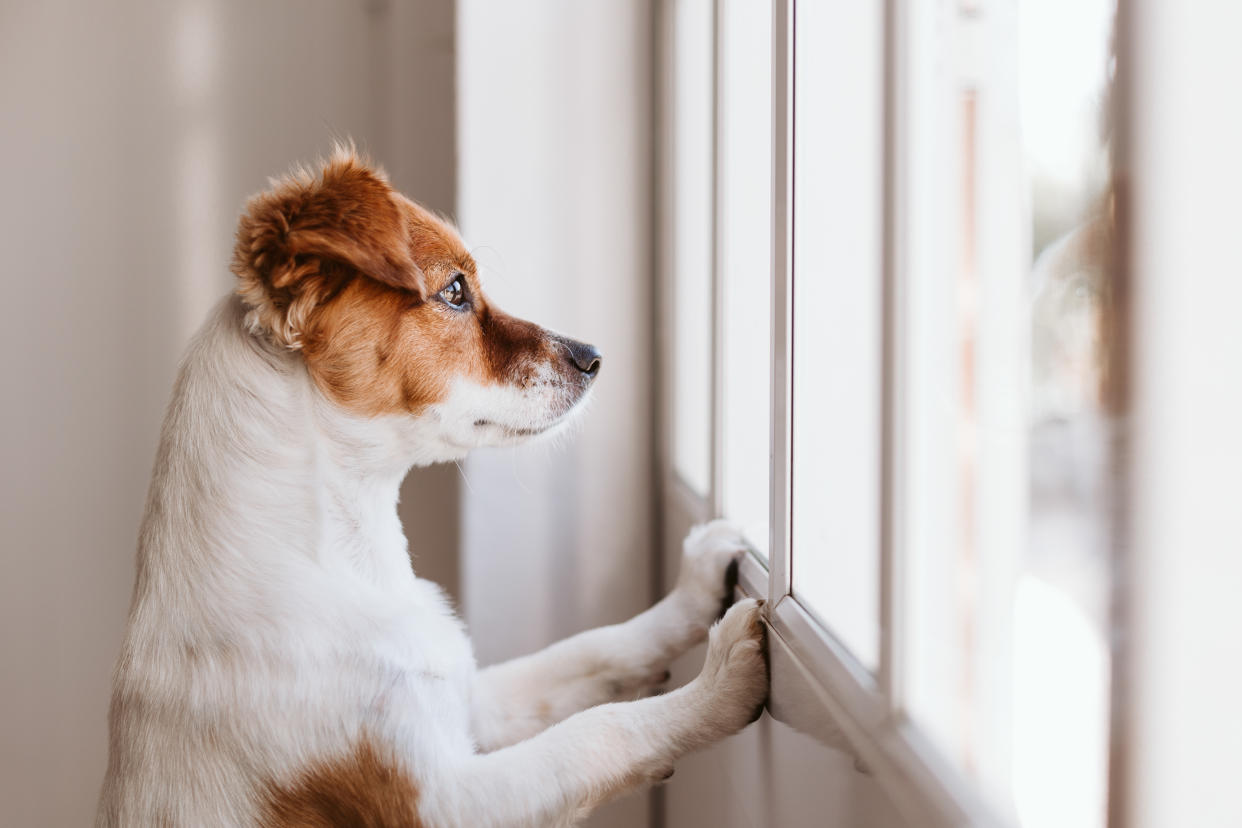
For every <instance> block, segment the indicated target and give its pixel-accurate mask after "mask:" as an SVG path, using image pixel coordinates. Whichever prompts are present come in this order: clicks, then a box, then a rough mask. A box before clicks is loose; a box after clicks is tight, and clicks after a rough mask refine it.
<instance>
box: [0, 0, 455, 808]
mask: <svg viewBox="0 0 1242 828" xmlns="http://www.w3.org/2000/svg"><path fill="white" fill-rule="evenodd" d="M453 23H454V18H453V13H452V3H451V2H450V0H441V2H433V0H419V2H414V3H408V2H403V3H401V4H396V5H393V6H391V7H390V6H389V5H388V4H386V3H382V2H370V3H366V2H349V3H345V2H334V0H315V1H314V2H308V1H307V0H281V2H265V3H247V2H242V0H237V2H225V1H224V0H201V2H167V3H139V2H118V3H107V4H104V3H96V2H92V1H91V0H79V1H78V2H56V0H37V1H32V2H21V0H18V1H17V2H14V1H13V0H8V1H7V2H5V3H4V4H3V5H0V113H3V114H2V115H0V151H2V152H3V156H4V158H5V165H4V168H5V171H4V197H3V198H2V199H0V262H2V263H3V264H2V267H3V270H2V271H0V285H2V287H3V291H4V297H5V304H4V307H5V311H6V313H5V319H4V322H3V324H0V352H2V353H4V354H5V357H4V366H3V375H4V382H3V392H2V394H3V397H2V403H3V404H2V405H0V663H2V664H3V668H0V734H2V735H0V739H2V742H0V803H3V806H2V807H3V813H4V816H3V822H4V823H5V824H7V825H22V826H40V825H47V826H60V825H83V824H88V823H89V822H90V820H91V819H92V815H93V812H94V805H95V799H96V796H97V794H98V790H99V784H100V782H101V780H102V776H103V770H104V762H105V751H106V724H105V716H106V710H107V704H108V693H109V676H110V673H111V669H112V664H113V661H114V659H115V657H116V654H117V650H118V647H119V643H120V636H121V631H122V625H123V623H124V618H125V613H126V610H127V608H128V604H129V597H130V589H131V586H132V583H133V557H134V546H135V538H136V535H137V527H138V521H139V518H140V516H141V510H142V505H143V500H144V498H145V494H146V487H147V479H148V475H149V472H150V468H151V462H152V459H153V457H154V449H155V442H156V436H157V432H158V428H159V423H160V420H161V418H162V416H163V409H164V405H165V403H166V401H167V398H168V394H169V389H170V387H171V383H172V378H173V373H174V371H175V368H176V364H177V360H178V358H179V355H180V352H181V350H182V347H183V346H184V344H185V342H186V340H187V339H188V337H189V335H190V333H191V332H192V330H193V329H194V328H195V327H196V326H197V324H198V322H199V320H200V318H201V317H202V315H203V314H204V312H205V310H206V308H207V307H208V306H209V305H210V304H211V303H212V302H213V301H214V300H215V299H216V297H218V296H219V295H221V294H222V293H224V292H225V291H227V290H230V289H231V285H232V277H231V275H230V274H229V272H228V269H227V263H228V258H229V255H230V251H231V247H232V233H233V229H234V222H235V220H236V215H237V213H238V210H239V208H240V206H241V204H242V201H243V199H244V197H245V196H246V195H247V194H248V193H250V192H251V191H253V190H255V189H258V188H260V187H262V186H263V185H264V183H265V180H266V176H268V175H270V174H273V173H279V172H281V171H283V170H285V169H286V168H287V167H288V166H289V165H290V164H291V163H292V162H293V161H296V160H299V159H309V158H313V157H314V156H315V155H317V154H321V153H323V152H325V151H326V150H327V148H328V146H329V143H330V141H331V139H332V137H333V136H337V135H340V136H344V135H352V136H354V137H356V138H357V139H358V140H359V142H360V143H361V144H362V145H363V146H364V147H366V148H369V149H370V150H371V151H372V152H374V153H375V155H376V156H377V157H379V158H381V159H382V160H384V161H385V162H386V163H387V166H388V168H389V170H390V172H391V173H392V174H393V178H394V180H395V182H396V183H397V185H398V186H400V187H402V188H404V189H406V190H407V191H408V192H410V193H411V194H412V195H413V196H415V197H416V198H420V199H422V200H424V201H425V202H427V203H428V204H429V205H431V206H432V207H435V208H437V209H441V210H447V211H452V210H453V208H454V204H453V195H454V183H455V182H454V175H453V152H454V149H455V135H454V125H455V115H454V108H453V97H452V92H453V89H452V80H453V71H454V69H453V57H452V48H453ZM456 481H457V477H456V470H455V469H452V468H449V469H448V470H446V471H445V470H439V471H432V472H423V473H416V475H415V477H414V478H412V482H411V484H409V486H407V497H406V501H405V502H406V504H407V507H406V508H407V511H406V513H405V517H406V519H407V523H409V524H411V525H413V526H416V527H417V528H416V529H412V530H411V535H412V540H413V545H414V547H415V552H416V554H417V553H418V552H419V550H420V549H426V550H431V549H435V548H437V547H440V548H443V547H444V546H446V545H448V546H450V547H451V545H452V544H453V543H454V542H455V539H456V533H457V527H456V525H455V521H454V520H453V518H452V517H451V515H452V514H454V513H455V511H456V497H457V494H456V492H457V489H456V486H457V483H456ZM410 486H412V487H413V492H412V493H411V491H410ZM410 494H417V495H419V496H418V497H414V496H409V495H410ZM446 514H447V515H450V517H448V518H447V519H446V518H445V517H444V515H446ZM419 568H420V570H421V571H423V572H427V571H431V572H432V573H433V574H435V573H436V572H440V573H448V576H449V577H450V578H451V577H453V573H454V572H455V563H454V561H453V559H452V558H451V557H448V558H445V557H443V556H436V555H434V554H432V553H431V552H430V551H428V552H424V553H423V554H422V555H421V556H420V563H419Z"/></svg>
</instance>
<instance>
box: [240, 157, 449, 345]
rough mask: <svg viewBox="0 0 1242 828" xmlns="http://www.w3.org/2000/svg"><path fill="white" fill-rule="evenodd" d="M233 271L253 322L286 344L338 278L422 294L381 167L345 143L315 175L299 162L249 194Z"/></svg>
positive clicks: (405, 226) (296, 338) (293, 341)
mask: <svg viewBox="0 0 1242 828" xmlns="http://www.w3.org/2000/svg"><path fill="white" fill-rule="evenodd" d="M233 272H234V273H235V274H236V275H237V277H238V280H239V288H238V290H239V292H240V293H241V295H242V297H243V298H244V299H245V300H246V302H247V303H248V304H249V305H250V306H251V308H252V312H251V314H250V316H249V320H250V322H251V325H252V326H254V327H258V328H261V329H264V330H266V331H267V332H269V333H270V334H271V335H272V336H273V337H274V338H275V339H276V340H277V341H278V342H281V343H282V344H285V345H287V346H289V347H291V348H296V347H299V345H300V337H301V332H302V329H303V328H304V326H305V322H306V320H307V317H308V316H309V314H310V312H311V311H312V310H313V309H314V307H315V306H316V305H318V304H319V302H320V301H321V300H322V299H323V297H324V296H326V295H328V294H329V293H330V292H331V291H332V290H333V289H334V288H335V287H336V286H337V285H338V284H339V283H340V282H341V281H342V280H344V279H349V278H355V277H357V276H364V277H368V278H371V279H375V280H376V281H379V282H382V283H384V284H386V285H388V286H390V287H394V288H398V289H400V290H404V291H408V292H410V293H412V294H414V295H415V296H417V297H418V298H420V299H421V298H423V297H424V295H425V293H424V291H425V285H424V278H423V272H422V270H421V269H419V267H418V265H417V264H415V263H414V260H413V258H412V256H411V249H410V229H409V220H408V217H407V216H406V215H405V212H404V210H403V208H402V207H401V205H400V203H399V202H398V201H397V199H396V198H395V197H394V193H393V191H392V188H391V187H390V186H389V185H388V182H387V180H386V179H385V178H384V176H383V174H382V173H381V172H379V171H377V170H375V169H373V168H372V167H370V166H369V165H368V164H367V163H366V162H364V161H362V160H360V159H359V158H358V157H357V156H356V155H355V154H354V153H353V151H352V149H347V148H339V149H337V151H336V152H334V153H333V155H332V157H331V159H329V160H328V161H327V162H326V163H325V164H324V167H323V170H322V172H321V173H320V175H319V176H314V175H312V174H310V173H308V172H307V171H305V170H298V171H296V172H294V173H292V174H291V175H288V176H286V177H285V178H283V179H280V180H278V181H273V183H272V187H271V188H270V189H269V190H267V191H265V192H262V193H259V194H258V195H255V196H253V197H252V198H251V199H250V201H249V202H247V204H246V211H245V213H244V214H243V215H242V218H241V221H240V222H239V224H238V228H237V245H236V247H235V248H234V251H233Z"/></svg>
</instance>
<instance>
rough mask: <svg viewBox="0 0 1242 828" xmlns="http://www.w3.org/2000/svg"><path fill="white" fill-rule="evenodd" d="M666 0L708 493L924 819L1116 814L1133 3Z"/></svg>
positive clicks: (696, 438)
mask: <svg viewBox="0 0 1242 828" xmlns="http://www.w3.org/2000/svg"><path fill="white" fill-rule="evenodd" d="M673 7H674V9H675V14H674V15H673V18H672V19H673V20H674V24H673V31H672V33H671V40H670V43H671V47H670V48H671V54H672V55H673V61H672V64H671V65H672V67H673V78H672V80H671V83H672V88H673V89H674V90H675V95H674V98H673V100H674V104H675V106H674V110H675V114H674V116H673V125H674V126H673V134H672V136H671V146H672V148H673V150H672V153H671V155H670V156H669V157H670V158H671V162H670V164H671V167H672V170H671V172H672V173H673V175H672V180H673V182H674V183H673V185H672V188H673V190H674V192H673V194H672V200H673V203H674V204H675V205H677V206H676V213H675V215H676V224H675V228H676V232H674V233H671V234H670V239H671V242H670V244H671V246H672V248H671V250H672V255H671V256H670V259H669V261H673V262H675V263H676V267H677V270H676V272H675V273H673V274H672V278H673V282H674V284H675V285H676V286H677V287H676V288H675V290H676V291H677V293H676V295H677V297H678V301H679V307H678V308H677V309H676V310H675V312H674V313H673V314H672V321H671V324H672V326H673V330H672V332H671V334H670V336H669V337H668V339H667V341H669V342H672V343H675V347H677V348H678V349H681V348H682V347H683V346H684V343H685V342H686V341H687V340H686V339H685V338H686V337H693V338H694V340H695V342H698V343H700V347H702V346H701V343H709V344H710V347H708V348H707V349H706V350H704V351H692V353H694V354H696V356H695V357H694V358H695V359H696V360H699V362H695V363H692V364H693V365H696V366H701V365H703V364H710V366H711V367H710V370H707V371H704V372H702V374H700V375H699V376H710V377H711V380H710V381H709V382H708V383H706V384H702V383H700V384H699V385H692V384H691V383H685V382H683V380H682V379H681V377H682V374H681V371H682V370H683V368H682V367H681V366H675V367H674V368H673V372H672V373H673V377H674V380H673V386H674V387H673V388H671V390H670V394H669V395H668V397H669V401H670V409H669V412H668V416H669V417H670V419H671V422H673V423H674V426H675V427H674V429H673V431H674V434H673V437H672V440H671V446H670V452H671V455H672V458H673V461H672V465H671V468H673V469H674V470H675V471H676V472H679V473H680V478H679V479H681V480H682V482H683V483H688V484H690V485H689V487H688V488H690V489H692V490H693V497H692V498H691V502H692V504H693V505H692V508H691V509H690V511H691V512H692V513H693V514H694V515H696V516H699V517H703V516H708V515H711V514H722V515H725V516H727V517H730V518H733V519H735V520H737V521H739V522H740V523H741V524H742V525H743V527H744V528H745V530H746V531H747V533H748V535H749V537H750V539H751V541H752V543H753V545H754V547H755V551H756V553H757V555H756V556H755V557H753V558H752V559H751V560H749V561H748V563H747V565H746V566H745V567H744V568H743V569H744V573H743V583H744V586H745V588H746V589H747V590H748V591H750V592H752V593H755V594H761V595H766V596H767V597H769V599H770V602H771V606H772V608H773V609H772V617H771V622H772V624H773V627H774V629H776V630H777V632H778V633H779V634H780V637H781V639H782V641H784V642H786V643H787V644H788V646H790V647H791V648H793V649H794V651H795V652H796V655H797V656H798V658H799V659H801V660H802V661H803V662H805V663H806V664H809V665H811V666H812V667H813V668H814V669H815V670H816V671H817V674H818V675H819V676H820V677H822V680H823V684H824V687H825V688H826V689H827V691H828V692H829V693H830V694H831V695H832V696H833V697H834V698H836V700H837V701H838V702H839V703H840V704H841V705H842V707H843V708H844V710H845V711H846V714H847V716H846V718H847V719H848V720H850V721H852V722H853V728H854V729H853V731H852V735H850V734H847V735H850V738H851V741H852V742H854V743H855V746H856V747H857V749H858V750H859V752H860V754H861V755H862V756H863V758H864V760H865V761H867V762H868V763H874V764H875V766H876V767H877V768H878V770H877V773H878V775H879V776H880V777H882V778H883V780H884V782H885V784H886V785H887V786H889V788H890V791H892V792H893V795H894V798H900V799H902V800H903V801H904V802H905V803H906V804H907V807H910V805H909V803H917V804H916V805H915V806H914V807H915V808H916V810H917V809H924V810H920V811H918V812H919V813H922V814H923V815H924V816H925V817H926V820H925V822H926V824H936V823H937V822H943V823H953V822H958V821H961V820H962V819H984V820H985V821H989V822H991V821H1001V822H1012V823H1014V824H1019V825H1022V826H1045V825H1048V826H1054V825H1055V826H1068V825H1075V826H1099V825H1103V824H1104V823H1105V819H1106V808H1107V779H1108V764H1107V742H1108V720H1109V709H1108V697H1109V669H1110V662H1109V658H1110V655H1109V646H1108V642H1109V636H1110V627H1109V624H1108V617H1109V613H1108V604H1107V602H1108V596H1109V592H1110V577H1111V572H1110V567H1109V564H1108V560H1109V555H1108V551H1107V550H1108V548H1109V536H1110V532H1111V527H1110V524H1109V521H1108V515H1109V502H1110V501H1109V498H1110V497H1111V494H1110V492H1109V491H1108V487H1107V485H1106V480H1107V475H1106V473H1105V472H1106V469H1107V466H1108V463H1109V451H1110V446H1111V444H1112V436H1111V434H1112V431H1111V430H1112V425H1111V416H1112V412H1111V411H1110V408H1109V405H1108V389H1107V386H1108V382H1109V372H1108V365H1109V360H1110V358H1111V354H1110V347H1109V336H1110V330H1111V327H1110V322H1109V319H1110V313H1111V311H1110V307H1109V302H1110V296H1109V287H1108V285H1109V278H1110V270H1109V251H1110V250H1111V247H1110V244H1111V241H1110V239H1111V202H1110V200H1109V198H1110V196H1109V180H1110V175H1109V172H1110V171H1109V149H1108V148H1109V144H1110V140H1111V135H1110V132H1109V128H1108V124H1109V119H1108V117H1107V115H1108V112H1109V97H1108V92H1109V86H1110V75H1109V73H1110V72H1111V66H1112V62H1111V53H1110V48H1111V46H1110V44H1111V36H1112V25H1113V24H1112V19H1113V16H1114V12H1115V8H1114V3H1113V0H1083V2H1076V1H1075V0H1055V2H1054V1H1053V0H1040V2H1034V0H1028V1H1027V2H1021V3H1018V4H1012V3H1002V2H999V0H955V2H950V3H941V4H899V3H888V4H880V3H855V4H832V3H813V2H792V0H791V1H790V2H777V3H776V4H775V8H774V9H773V8H772V7H771V6H770V5H768V4H764V3H751V2H740V0H717V2H715V3H711V2H707V1H706V0H678V2H675V3H673ZM685 89H691V90H692V92H691V93H690V94H692V95H693V96H694V97H693V100H692V101H689V102H688V99H686V98H684V97H683V90H685ZM705 101H710V102H711V103H710V105H707V104H704V102H705ZM1101 124H1103V125H1104V127H1105V128H1104V130H1103V131H1101V129H1100V125H1101ZM686 141H690V142H691V144H692V145H693V146H696V147H700V148H701V149H702V154H697V155H693V157H692V158H689V160H687V159H688V156H687V155H686V154H685V153H683V151H682V147H683V146H687V145H686V144H684V143H683V142H686ZM709 144H710V145H711V148H710V149H709V148H708V145H709ZM703 154H707V155H710V157H712V158H713V159H714V163H711V164H709V165H704V164H703V163H702V158H703V157H704V156H703ZM683 164H689V166H688V167H687V168H685V169H683V168H682V165H683ZM704 176H710V180H705V179H704ZM694 205H697V206H694ZM696 211H697V212H696ZM684 228H693V232H688V233H687V232H683V229H684ZM705 239H706V240H707V241H705ZM704 251H710V252H704ZM682 301H693V302H697V304H696V305H695V306H694V307H692V308H682V307H680V302H682ZM683 421H686V422H690V421H692V422H693V423H695V424H697V426H696V428H690V427H687V426H683ZM704 434H708V435H709V437H707V438H706V439H704V438H703V435H704ZM687 440H688V441H691V442H692V443H693V445H692V446H691V445H690V444H689V443H687V444H686V445H682V441H687ZM689 456H694V457H698V458H699V459H698V460H695V461H694V464H697V465H696V466H695V467H696V468H697V469H699V477H698V478H693V477H692V475H691V474H689V473H687V471H686V468H687V461H686V460H685V458H686V457H689ZM696 481H698V482H696ZM667 502H668V501H666V503H667ZM680 504H681V505H679V506H678V505H675V506H672V507H670V508H683V507H684V506H685V501H684V500H683V501H680ZM843 728H844V729H845V730H847V731H849V730H850V728H851V725H850V724H849V723H848V722H847V723H846V724H845V725H843ZM1067 742H1072V743H1074V744H1076V745H1077V746H1078V747H1077V748H1076V749H1075V750H1074V751H1073V752H1072V753H1073V755H1067V753H1066V752H1065V751H1064V750H1063V749H1059V746H1060V745H1063V744H1065V743H1067ZM1049 790H1057V791H1058V792H1059V793H1058V795H1057V796H1055V797H1049V796H1047V791H1049ZM933 815H935V816H933ZM981 815H983V816H981Z"/></svg>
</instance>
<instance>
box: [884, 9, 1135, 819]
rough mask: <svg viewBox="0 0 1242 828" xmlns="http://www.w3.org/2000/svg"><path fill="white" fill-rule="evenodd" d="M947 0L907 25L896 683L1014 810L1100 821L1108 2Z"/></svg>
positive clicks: (948, 746) (962, 761)
mask: <svg viewBox="0 0 1242 828" xmlns="http://www.w3.org/2000/svg"><path fill="white" fill-rule="evenodd" d="M952 9H953V11H952V13H951V14H950V15H948V17H946V16H945V15H944V14H943V12H942V11H941V12H937V11H936V10H934V9H929V8H925V7H922V6H920V5H919V4H913V5H911V6H910V7H909V10H910V11H909V13H910V17H909V19H908V21H907V24H908V25H907V26H906V30H907V31H908V33H909V36H908V40H909V46H908V48H909V50H910V51H909V55H908V57H909V60H908V61H907V73H906V74H905V75H904V76H903V83H904V84H905V85H906V95H905V96H904V97H905V100H906V102H907V103H906V104H905V105H906V106H907V107H908V110H907V111H906V112H905V115H906V118H907V124H908V126H907V131H906V133H905V134H904V136H903V137H904V141H903V145H904V146H905V147H906V150H905V153H906V154H905V156H904V161H905V163H906V164H907V166H908V174H907V176H906V180H907V191H906V192H905V193H904V198H903V206H902V209H905V210H907V211H908V216H907V224H908V232H907V233H906V235H905V238H904V243H905V244H906V245H907V248H906V253H905V257H904V259H905V261H906V263H907V264H906V276H905V292H904V295H903V297H902V301H903V303H904V306H905V309H906V313H905V317H904V322H905V324H904V327H903V329H902V333H901V338H902V341H903V343H904V344H903V348H902V360H903V363H904V365H905V369H904V374H903V376H904V380H903V385H902V387H901V389H900V390H901V393H900V398H901V399H902V400H903V416H902V418H901V419H902V422H903V423H904V424H905V425H904V428H903V433H902V444H903V446H904V449H903V456H902V461H903V469H904V484H903V485H904V489H903V492H904V498H903V500H904V502H905V503H906V507H905V511H904V513H903V515H902V519H903V520H904V524H903V526H902V538H903V548H904V550H905V558H904V559H905V561H906V565H907V568H906V570H905V583H906V585H907V590H908V592H907V594H906V595H905V599H906V600H905V601H904V602H903V606H904V607H905V608H906V616H905V623H904V630H905V634H904V636H903V639H904V641H905V642H906V648H905V653H906V658H907V661H906V663H905V664H904V665H903V666H904V670H903V675H904V676H905V677H906V681H907V686H906V687H905V693H904V697H905V700H906V704H907V707H908V711H909V713H910V714H911V716H912V717H913V718H914V720H915V721H916V722H917V723H918V724H919V726H920V727H921V728H922V729H923V730H925V731H926V732H928V733H929V734H930V735H931V736H932V738H933V740H934V741H935V742H936V743H937V744H938V746H939V747H940V748H941V749H942V750H943V752H944V753H945V754H946V755H947V756H949V757H950V758H951V759H952V760H953V761H955V762H956V763H957V764H958V765H959V766H960V767H961V768H963V769H964V770H966V771H967V772H968V773H969V774H971V775H973V776H974V777H975V778H976V780H977V781H978V782H979V784H980V785H981V787H982V788H983V790H984V791H986V792H987V794H988V795H989V796H990V797H991V798H992V800H993V801H994V802H995V803H996V805H997V807H998V808H999V809H1001V810H1003V811H1005V812H1010V813H1014V814H1016V815H1017V818H1018V821H1019V823H1020V824H1022V825H1024V826H1102V825H1104V824H1105V820H1106V814H1105V808H1106V791H1107V734H1108V706H1107V699H1108V692H1109V691H1108V684H1109V676H1108V668H1109V655H1108V641H1109V626H1108V595H1109V568H1108V557H1109V555H1108V549H1109V542H1108V535H1109V526H1108V521H1107V517H1108V509H1107V499H1108V494H1107V481H1108V475H1107V469H1108V457H1109V447H1110V440H1111V438H1110V437H1109V433H1110V429H1111V428H1112V426H1111V425H1110V419H1109V413H1108V406H1107V404H1106V400H1107V393H1106V390H1107V389H1106V387H1107V379H1108V377H1107V372H1106V371H1105V365H1106V363H1107V331H1108V320H1109V309H1108V302H1107V295H1108V292H1107V279H1106V276H1107V268H1108V254H1109V251H1110V248H1111V241H1110V239H1111V211H1110V210H1111V208H1110V203H1109V198H1110V197H1109V193H1108V179H1109V176H1108V145H1109V141H1110V138H1109V134H1108V130H1107V129H1105V130H1103V131H1102V130H1101V125H1105V126H1106V125H1107V123H1108V117H1107V112H1108V101H1109V94H1110V93H1109V90H1108V82H1107V79H1108V67H1109V65H1110V48H1109V46H1110V41H1111V27H1112V14H1113V10H1114V4H1113V3H1112V2H1111V0H1039V2H1035V0H1029V2H1022V3H1018V4H1009V3H998V2H984V0H976V2H971V3H969V4H960V5H954V6H953V7H952ZM1067 745H1068V746H1071V747H1069V748H1067ZM1049 791H1055V792H1056V795H1055V796H1050V795H1049Z"/></svg>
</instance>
